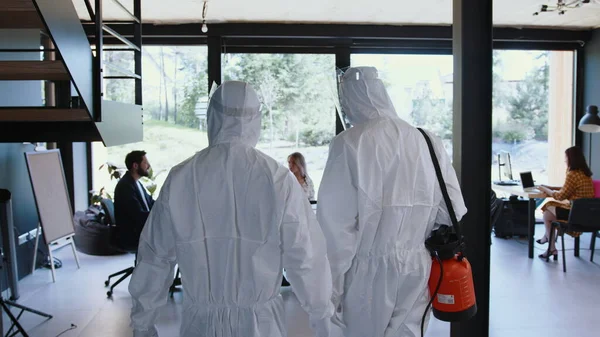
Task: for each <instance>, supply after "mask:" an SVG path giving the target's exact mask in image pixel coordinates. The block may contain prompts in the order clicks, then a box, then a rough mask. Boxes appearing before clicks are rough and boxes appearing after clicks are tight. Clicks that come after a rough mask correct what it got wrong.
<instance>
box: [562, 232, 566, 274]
mask: <svg viewBox="0 0 600 337" xmlns="http://www.w3.org/2000/svg"><path fill="white" fill-rule="evenodd" d="M561 244H562V257H563V272H564V273H566V272H567V258H566V257H565V233H563V235H562V239H561Z"/></svg>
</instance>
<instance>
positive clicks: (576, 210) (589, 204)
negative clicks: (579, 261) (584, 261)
mask: <svg viewBox="0 0 600 337" xmlns="http://www.w3.org/2000/svg"><path fill="white" fill-rule="evenodd" d="M598 219H600V198H590V199H577V200H573V205H572V207H571V211H570V212H569V220H568V221H566V222H565V221H555V222H553V223H552V226H553V228H557V229H558V234H557V235H559V236H561V237H562V239H561V240H562V241H561V243H562V260H563V272H565V273H566V272H567V261H566V257H565V233H566V232H580V233H597V232H598V231H599V230H600V223H598ZM553 234H554V231H550V241H552V240H554V237H553ZM593 241H595V239H593ZM594 248H595V247H594V246H592V247H590V249H591V252H590V261H592V262H593V261H594ZM575 256H579V237H577V238H575ZM549 258H550V254H548V258H547V259H546V261H548V260H549Z"/></svg>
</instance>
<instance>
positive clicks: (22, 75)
mask: <svg viewBox="0 0 600 337" xmlns="http://www.w3.org/2000/svg"><path fill="white" fill-rule="evenodd" d="M70 79H71V78H70V77H69V74H68V73H67V70H66V69H65V65H64V64H63V63H62V61H0V80H4V81H34V80H41V81H43V80H47V81H69V80H70Z"/></svg>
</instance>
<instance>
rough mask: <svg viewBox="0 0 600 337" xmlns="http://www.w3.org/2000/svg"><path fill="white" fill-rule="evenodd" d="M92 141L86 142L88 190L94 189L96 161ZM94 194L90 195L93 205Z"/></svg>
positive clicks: (89, 200) (89, 198) (89, 199)
mask: <svg viewBox="0 0 600 337" xmlns="http://www.w3.org/2000/svg"><path fill="white" fill-rule="evenodd" d="M93 155H94V154H93V149H92V143H90V142H87V143H85V159H86V170H87V171H86V174H87V182H88V183H87V190H88V192H89V191H91V190H93V189H94V161H93V157H92V156H93ZM91 200H92V195H91V194H89V195H88V202H89V204H90V205H91V204H92V202H91Z"/></svg>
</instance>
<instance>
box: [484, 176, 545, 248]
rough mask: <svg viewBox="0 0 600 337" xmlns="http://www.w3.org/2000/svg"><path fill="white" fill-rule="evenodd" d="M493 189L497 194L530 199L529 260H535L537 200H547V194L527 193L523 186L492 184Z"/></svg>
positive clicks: (528, 223)
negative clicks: (534, 240) (534, 238)
mask: <svg viewBox="0 0 600 337" xmlns="http://www.w3.org/2000/svg"><path fill="white" fill-rule="evenodd" d="M492 189H493V190H494V191H497V192H505V193H509V194H511V195H516V196H519V197H523V198H527V199H529V214H528V215H529V216H528V218H529V219H528V221H527V225H528V239H529V240H528V241H529V244H528V246H529V247H528V248H529V258H530V259H533V235H534V234H535V207H536V204H535V199H544V198H546V194H544V193H543V192H541V191H538V190H536V191H533V192H525V191H524V190H523V187H521V186H502V185H494V184H492Z"/></svg>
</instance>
